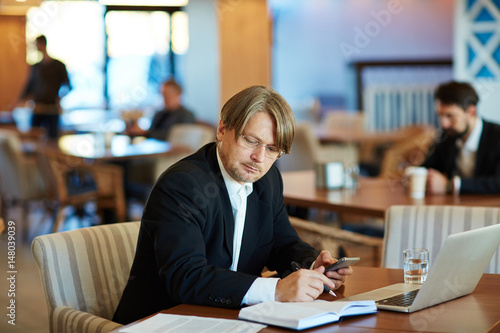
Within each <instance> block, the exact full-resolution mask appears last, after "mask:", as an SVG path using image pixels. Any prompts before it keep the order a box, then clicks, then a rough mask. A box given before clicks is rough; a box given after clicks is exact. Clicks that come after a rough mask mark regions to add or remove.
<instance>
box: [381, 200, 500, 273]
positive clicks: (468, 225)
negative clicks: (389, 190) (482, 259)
mask: <svg viewBox="0 0 500 333" xmlns="http://www.w3.org/2000/svg"><path fill="white" fill-rule="evenodd" d="M498 223H500V208H492V207H465V206H424V205H413V206H392V207H390V208H389V209H388V211H387V214H386V219H385V235H384V245H383V254H382V267H386V268H403V250H404V249H406V248H426V249H429V254H430V255H429V256H430V264H431V267H432V263H433V261H434V259H435V258H436V256H437V254H438V253H439V250H440V249H441V246H442V244H443V242H444V240H445V239H446V238H447V237H448V235H450V234H454V233H457V232H462V231H467V230H471V229H476V228H481V227H485V226H488V225H493V224H498ZM486 273H496V274H498V273H500V249H497V251H496V252H495V254H494V255H493V258H492V259H491V262H490V264H489V266H488V267H487V269H486Z"/></svg>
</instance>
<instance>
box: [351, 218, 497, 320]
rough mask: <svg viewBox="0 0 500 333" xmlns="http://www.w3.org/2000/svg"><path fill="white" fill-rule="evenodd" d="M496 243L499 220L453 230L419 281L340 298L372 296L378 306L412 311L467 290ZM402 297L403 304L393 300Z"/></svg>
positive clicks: (482, 267)
mask: <svg viewBox="0 0 500 333" xmlns="http://www.w3.org/2000/svg"><path fill="white" fill-rule="evenodd" d="M499 244H500V224H497V225H492V226H488V227H484V228H479V229H474V230H470V231H465V232H460V233H456V234H452V235H450V236H448V238H447V239H446V240H445V242H444V244H443V246H442V248H441V251H440V252H439V253H438V256H437V257H436V260H435V262H434V263H431V268H430V271H429V275H428V276H427V279H426V281H425V282H424V283H423V284H422V285H418V284H405V283H397V284H393V285H390V286H387V287H384V288H380V289H375V290H373V291H370V292H367V293H363V294H358V295H354V296H351V297H348V298H344V299H342V301H360V300H374V301H375V303H376V304H377V308H379V309H381V310H391V311H398V312H415V311H418V310H421V309H424V308H427V307H429V306H433V305H436V304H439V303H443V302H446V301H449V300H452V299H454V298H457V297H460V296H464V295H467V294H470V293H471V292H472V291H473V290H474V289H475V288H476V285H477V284H478V282H479V280H480V279H481V276H482V275H483V273H484V271H485V269H486V267H487V266H488V264H489V262H490V260H491V257H492V256H493V254H494V253H495V251H496V249H497V248H498V245H499ZM412 298H413V299H412ZM401 299H403V303H406V304H398V305H396V304H394V303H396V302H394V301H398V303H399V302H400V301H401ZM405 299H406V300H405Z"/></svg>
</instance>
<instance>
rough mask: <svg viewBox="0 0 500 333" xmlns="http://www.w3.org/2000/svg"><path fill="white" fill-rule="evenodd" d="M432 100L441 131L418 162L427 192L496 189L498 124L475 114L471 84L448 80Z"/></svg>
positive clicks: (499, 179)
mask: <svg viewBox="0 0 500 333" xmlns="http://www.w3.org/2000/svg"><path fill="white" fill-rule="evenodd" d="M435 101H436V113H437V116H438V117H439V121H440V124H441V129H442V133H441V134H440V137H438V139H437V141H436V143H435V145H434V147H432V148H431V150H430V153H429V155H428V156H427V158H426V160H425V162H424V163H423V165H422V166H424V167H427V168H428V169H429V170H428V175H427V189H426V191H427V193H429V194H444V193H456V194H459V193H497V194H498V193H500V126H499V125H497V124H493V123H491V122H488V121H486V120H484V119H482V118H481V117H479V116H478V113H477V107H476V106H477V103H478V102H479V97H478V95H477V93H476V91H475V90H474V88H473V87H472V86H471V85H470V84H468V83H463V82H454V81H452V82H448V83H445V84H442V85H440V86H439V87H438V88H437V89H436V92H435Z"/></svg>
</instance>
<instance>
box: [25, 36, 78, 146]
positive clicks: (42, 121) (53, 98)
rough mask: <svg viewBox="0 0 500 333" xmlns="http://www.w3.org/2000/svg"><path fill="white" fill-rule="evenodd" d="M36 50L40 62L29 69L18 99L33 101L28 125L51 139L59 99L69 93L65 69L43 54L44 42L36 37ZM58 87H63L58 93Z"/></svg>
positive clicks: (56, 132) (56, 129) (56, 127)
mask: <svg viewBox="0 0 500 333" xmlns="http://www.w3.org/2000/svg"><path fill="white" fill-rule="evenodd" d="M35 44H36V48H37V49H38V51H39V52H41V53H42V60H41V61H40V62H38V63H36V64H34V65H33V66H31V72H30V76H29V79H28V82H27V84H26V87H25V88H24V91H23V93H22V95H21V100H22V101H24V102H26V101H27V100H33V102H34V103H35V106H34V109H33V118H32V122H31V125H32V126H34V127H41V128H43V129H45V130H46V132H47V136H48V137H49V138H51V139H53V138H57V137H58V135H59V115H60V114H61V106H60V103H59V101H60V99H61V98H62V97H63V96H64V95H65V93H67V92H68V91H69V90H70V89H71V85H70V82H69V77H68V72H67V71H66V66H65V65H64V63H62V62H61V61H59V60H57V59H54V58H52V57H50V56H49V54H48V53H47V38H46V37H45V36H43V35H40V36H38V37H37V38H36V40H35ZM61 87H67V89H66V91H65V92H64V93H62V90H61Z"/></svg>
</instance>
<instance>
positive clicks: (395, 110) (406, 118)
mask: <svg viewBox="0 0 500 333" xmlns="http://www.w3.org/2000/svg"><path fill="white" fill-rule="evenodd" d="M435 89H436V85H415V86H395V85H391V86H388V85H373V86H368V87H366V88H365V89H364V93H363V103H364V106H365V110H364V111H365V117H366V122H365V125H366V128H367V129H369V130H373V131H383V130H391V129H396V128H399V127H402V126H408V125H413V124H431V125H434V126H438V122H437V117H436V114H435V110H434V90H435Z"/></svg>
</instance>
